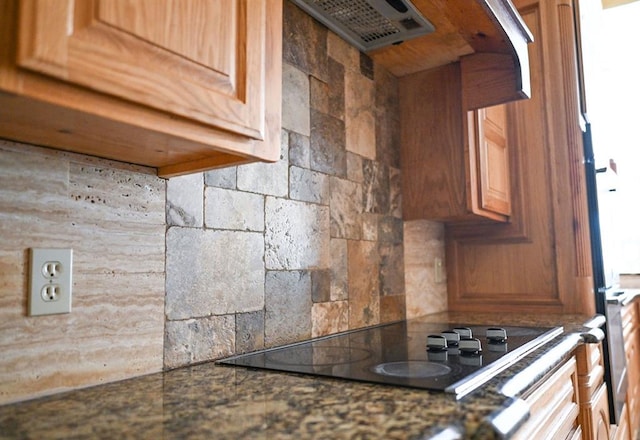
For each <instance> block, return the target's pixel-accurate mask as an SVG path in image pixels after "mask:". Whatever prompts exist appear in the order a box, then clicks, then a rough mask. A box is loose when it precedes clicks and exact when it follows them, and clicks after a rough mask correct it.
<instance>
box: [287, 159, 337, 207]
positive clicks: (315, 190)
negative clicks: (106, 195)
mask: <svg viewBox="0 0 640 440" xmlns="http://www.w3.org/2000/svg"><path fill="white" fill-rule="evenodd" d="M289 197H291V198H292V199H293V200H300V201H302V202H311V203H319V204H322V205H328V204H329V176H327V175H326V174H322V173H318V172H316V171H311V170H307V169H304V168H298V167H291V168H290V169H289Z"/></svg>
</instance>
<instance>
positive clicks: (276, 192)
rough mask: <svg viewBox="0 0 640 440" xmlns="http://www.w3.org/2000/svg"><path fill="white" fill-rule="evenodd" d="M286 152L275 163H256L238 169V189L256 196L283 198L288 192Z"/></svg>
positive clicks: (287, 153)
mask: <svg viewBox="0 0 640 440" xmlns="http://www.w3.org/2000/svg"><path fill="white" fill-rule="evenodd" d="M288 155H289V152H288V151H282V153H281V154H280V160H279V161H278V162H275V163H266V162H256V163H250V164H247V165H240V166H239V167H238V182H237V185H238V189H239V190H241V191H248V192H253V193H257V194H267V195H271V196H278V197H284V196H286V195H287V193H288V192H289V162H288V161H287V160H286V159H285V158H286V157H288Z"/></svg>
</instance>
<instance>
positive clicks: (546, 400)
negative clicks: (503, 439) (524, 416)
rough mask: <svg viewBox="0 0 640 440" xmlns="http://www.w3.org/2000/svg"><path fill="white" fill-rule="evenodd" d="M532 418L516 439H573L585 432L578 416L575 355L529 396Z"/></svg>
mask: <svg viewBox="0 0 640 440" xmlns="http://www.w3.org/2000/svg"><path fill="white" fill-rule="evenodd" d="M524 400H525V402H526V403H527V404H528V405H529V408H530V409H529V413H530V415H529V419H528V420H527V421H526V422H525V424H524V425H523V426H521V427H520V429H518V431H516V433H515V434H514V436H513V437H512V438H513V439H517V440H520V439H522V440H531V439H539V438H540V439H542V438H548V439H551V438H553V439H573V438H580V433H581V432H582V430H581V426H580V424H579V419H578V414H579V408H578V381H577V369H576V357H575V356H572V357H571V358H569V360H567V361H566V362H565V363H564V364H562V365H561V366H560V367H559V368H558V369H557V370H556V371H555V372H554V373H553V374H552V375H551V376H550V377H548V378H547V379H545V380H543V382H542V383H541V384H540V385H539V386H538V387H537V388H536V389H535V390H534V391H533V392H532V393H531V394H530V395H529V396H527V397H525V399H524Z"/></svg>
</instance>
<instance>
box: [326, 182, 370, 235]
mask: <svg viewBox="0 0 640 440" xmlns="http://www.w3.org/2000/svg"><path fill="white" fill-rule="evenodd" d="M330 180H331V202H330V206H331V236H332V237H336V238H350V239H354V240H359V239H360V238H362V221H361V219H360V215H361V213H362V204H361V202H360V201H361V200H362V186H361V185H359V184H357V183H354V182H351V181H349V180H344V179H340V178H337V177H331V179H330Z"/></svg>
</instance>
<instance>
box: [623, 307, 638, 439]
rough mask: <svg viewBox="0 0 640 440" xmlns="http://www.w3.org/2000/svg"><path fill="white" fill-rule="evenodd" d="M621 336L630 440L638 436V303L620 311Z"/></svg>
mask: <svg viewBox="0 0 640 440" xmlns="http://www.w3.org/2000/svg"><path fill="white" fill-rule="evenodd" d="M622 334H623V337H624V351H625V354H626V356H627V383H628V384H629V385H628V388H627V411H628V413H629V432H630V438H631V439H636V438H638V435H639V434H640V349H639V347H640V323H639V322H638V301H635V302H632V303H631V304H628V305H627V306H625V307H623V309H622Z"/></svg>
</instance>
